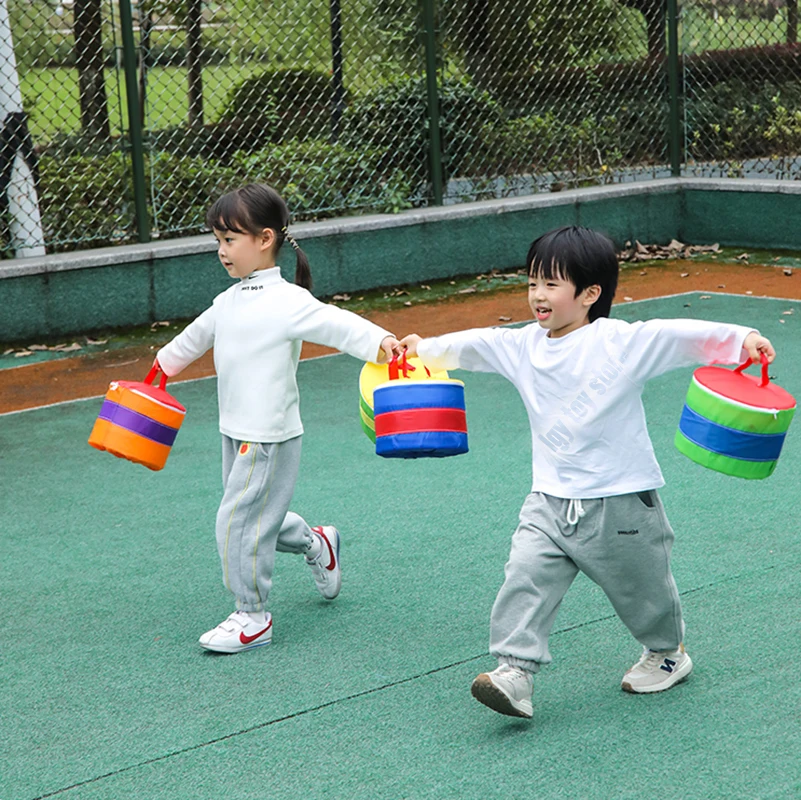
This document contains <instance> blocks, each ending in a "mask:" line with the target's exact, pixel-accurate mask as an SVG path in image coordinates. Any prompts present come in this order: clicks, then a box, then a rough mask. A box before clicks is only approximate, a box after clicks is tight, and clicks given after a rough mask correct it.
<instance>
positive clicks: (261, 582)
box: [156, 184, 400, 653]
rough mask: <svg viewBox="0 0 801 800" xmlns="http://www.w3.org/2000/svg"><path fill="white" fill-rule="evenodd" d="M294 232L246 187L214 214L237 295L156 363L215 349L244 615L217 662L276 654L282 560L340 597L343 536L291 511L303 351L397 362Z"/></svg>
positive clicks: (277, 210)
mask: <svg viewBox="0 0 801 800" xmlns="http://www.w3.org/2000/svg"><path fill="white" fill-rule="evenodd" d="M288 223H289V211H288V209H287V206H286V203H284V201H283V199H282V198H281V197H280V195H279V194H278V193H277V192H276V191H275V190H274V189H272V188H271V187H270V186H267V185H264V184H249V185H247V186H243V187H242V188H240V189H237V190H236V191H233V192H230V193H228V194H226V195H224V196H223V197H221V198H220V199H219V200H217V202H216V203H214V205H212V207H211V208H210V209H209V211H208V213H207V215H206V224H207V225H208V227H209V228H211V229H212V230H213V231H214V235H215V237H216V238H217V242H218V243H219V248H218V255H219V258H220V261H221V262H222V265H223V267H224V268H225V269H226V271H227V272H228V274H229V275H230V276H231V277H232V278H236V279H237V283H236V284H235V285H234V286H231V287H230V288H229V289H227V290H226V291H224V292H223V293H222V294H220V295H218V296H217V297H216V298H215V299H214V302H213V304H212V306H211V308H209V309H207V310H206V311H204V312H203V313H202V314H201V315H200V316H199V317H198V318H197V319H196V320H195V321H194V322H192V323H191V324H190V325H189V326H188V327H187V328H186V329H185V330H184V331H183V332H181V333H180V334H178V336H176V337H175V338H174V339H173V340H172V341H171V342H169V343H168V344H167V345H165V346H164V347H163V348H161V350H159V351H158V354H157V356H156V365H157V366H158V367H159V368H160V369H161V370H162V371H163V372H164V373H165V374H166V375H169V376H172V375H177V374H178V373H179V372H180V371H181V370H182V369H184V367H186V366H187V365H188V364H190V363H191V362H192V361H194V360H195V359H197V358H198V357H199V356H201V355H203V353H205V352H206V351H207V350H208V349H209V348H211V347H214V366H215V369H216V371H217V399H218V404H219V411H220V432H221V433H222V450H223V456H222V464H223V498H222V502H221V503H220V508H219V511H218V512H217V526H216V530H217V549H218V551H219V554H220V559H221V561H222V571H223V582H224V583H225V586H226V588H227V589H228V590H229V591H230V592H231V593H232V594H233V595H234V598H235V600H236V611H234V613H233V614H231V615H230V616H229V617H228V618H227V619H226V620H224V621H223V622H221V623H220V624H219V625H218V626H217V627H216V628H212V629H211V630H210V631H208V632H207V633H204V634H203V636H201V637H200V645H201V647H204V648H205V649H206V650H213V651H216V652H220V653H238V652H239V651H240V650H248V649H250V648H252V647H258V646H260V645H264V644H269V642H270V640H271V638H272V633H273V628H272V615H271V614H270V613H269V612H267V611H266V610H265V606H266V603H267V598H268V595H269V593H270V587H271V583H272V572H273V564H274V559H275V551H276V550H280V551H282V552H289V553H299V554H300V553H302V554H304V555H305V560H306V563H307V564H308V565H309V567H310V568H311V571H312V575H313V576H314V581H315V583H316V584H317V588H318V590H319V591H320V593H321V594H322V596H323V597H325V598H326V599H327V600H333V599H334V598H335V597H336V596H337V595H338V594H339V588H340V582H341V573H340V563H339V545H340V535H339V532H338V531H337V529H336V528H334V527H333V526H328V525H327V526H321V527H316V528H310V527H309V525H308V524H307V523H306V522H305V520H303V519H302V518H301V517H300V516H298V515H297V514H293V513H292V512H290V511H289V503H290V501H291V499H292V493H293V491H294V488H295V481H296V478H297V473H298V465H299V463H300V450H301V436H302V433H303V426H302V425H301V421H300V413H299V409H298V385H297V381H296V371H297V367H298V359H299V357H300V349H301V344H302V342H303V340H306V341H309V342H315V343H316V344H321V345H327V346H328V347H334V348H337V349H338V350H342V351H344V352H346V353H349V354H350V355H352V356H355V357H356V358H358V359H361V360H362V361H378V362H379V363H380V362H383V361H385V360H386V359H387V358H388V357H391V356H392V354H393V353H398V352H400V347H399V344H398V340H397V339H396V338H395V337H394V336H393V335H392V334H390V333H388V332H387V331H385V330H382V329H381V328H379V327H377V326H376V325H373V323H371V322H368V321H367V320H365V319H362V318H361V317H359V316H357V315H356V314H352V313H351V312H349V311H344V310H343V309H340V308H337V307H335V306H331V305H326V304H324V303H321V302H319V301H318V300H316V299H315V298H314V297H313V296H312V294H311V293H310V291H309V289H310V288H311V272H310V270H309V262H308V259H307V258H306V254H305V253H304V252H303V250H301V249H300V247H299V246H298V244H297V242H296V241H295V239H294V238H293V237H292V236H291V235H290V233H289V231H288V230H287V225H288ZM285 241H288V242H289V243H290V245H291V246H292V247H293V248H294V250H295V255H296V261H297V267H296V270H295V284H297V285H293V284H291V283H288V282H287V281H285V280H284V279H283V278H282V277H281V270H280V267H278V266H276V257H277V254H278V251H279V250H280V249H281V245H282V244H283V243H284V242H285Z"/></svg>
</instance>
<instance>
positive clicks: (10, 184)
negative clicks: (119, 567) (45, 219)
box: [0, 0, 45, 258]
mask: <svg viewBox="0 0 801 800" xmlns="http://www.w3.org/2000/svg"><path fill="white" fill-rule="evenodd" d="M0 137H1V138H0V143H2V145H1V146H0V166H2V168H3V174H0V179H2V181H3V183H4V184H5V182H6V181H7V185H6V186H5V194H6V199H7V203H8V214H9V222H10V228H11V246H12V248H13V249H14V253H15V255H17V256H18V257H20V258H23V257H26V256H43V255H44V254H45V246H44V232H43V231H42V217H41V214H40V213H39V198H38V197H37V195H36V184H35V182H34V179H33V172H32V166H33V153H32V152H27V153H26V152H25V150H26V149H30V148H26V147H25V145H26V144H27V143H30V136H29V134H28V125H27V122H26V121H25V115H24V112H23V110H22V94H21V92H20V89H19V76H18V75H17V60H16V58H15V57H14V42H13V40H12V38H11V25H10V24H9V19H8V6H7V5H6V0H0ZM26 156H27V158H26ZM8 161H10V162H11V163H10V164H8ZM3 162H5V163H3Z"/></svg>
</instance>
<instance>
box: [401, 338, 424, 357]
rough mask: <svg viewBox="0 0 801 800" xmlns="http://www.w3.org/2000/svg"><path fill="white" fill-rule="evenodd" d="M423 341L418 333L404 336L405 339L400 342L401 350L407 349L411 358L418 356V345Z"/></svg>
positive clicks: (407, 353)
mask: <svg viewBox="0 0 801 800" xmlns="http://www.w3.org/2000/svg"><path fill="white" fill-rule="evenodd" d="M422 340H423V337H422V336H418V335H417V334H416V333H410V334H409V335H408V336H404V337H403V339H401V340H400V346H401V348H405V350H406V355H407V356H409V358H412V357H413V356H416V355H417V345H418V344H419V343H420V342H421V341H422Z"/></svg>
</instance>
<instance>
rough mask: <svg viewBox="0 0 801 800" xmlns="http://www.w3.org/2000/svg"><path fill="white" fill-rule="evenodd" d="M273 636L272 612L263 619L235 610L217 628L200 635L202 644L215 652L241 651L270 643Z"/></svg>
mask: <svg viewBox="0 0 801 800" xmlns="http://www.w3.org/2000/svg"><path fill="white" fill-rule="evenodd" d="M272 638H273V617H272V614H265V616H264V619H263V620H262V621H256V620H254V619H253V618H252V617H251V616H250V614H248V613H247V611H234V613H233V614H231V615H230V616H229V617H228V618H227V619H225V620H223V621H222V622H221V623H220V624H219V625H218V626H217V627H216V628H212V629H211V630H210V631H206V633H204V634H203V635H202V636H201V637H200V640H199V641H200V646H201V647H202V648H204V649H205V650H211V651H212V652H215V653H241V652H242V651H243V650H252V649H253V648H254V647H261V646H262V645H265V644H270V642H271V641H272Z"/></svg>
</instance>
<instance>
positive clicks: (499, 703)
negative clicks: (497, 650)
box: [470, 664, 534, 718]
mask: <svg viewBox="0 0 801 800" xmlns="http://www.w3.org/2000/svg"><path fill="white" fill-rule="evenodd" d="M533 688H534V682H533V680H532V677H531V673H530V672H528V671H527V670H524V669H520V667H513V666H511V665H510V664H501V665H500V666H499V667H498V669H495V670H493V671H492V672H482V673H481V675H479V676H478V677H477V678H476V679H475V680H474V681H473V685H472V686H471V687H470V691H471V693H472V695H473V697H475V698H476V700H478V702H479V703H483V704H484V705H485V706H488V707H489V708H491V709H492V710H493V711H497V712H498V713H499V714H506V715H507V716H509V717H527V718H531V717H532V716H533V715H534V709H533V707H532V705H531V694H532V692H533Z"/></svg>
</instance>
